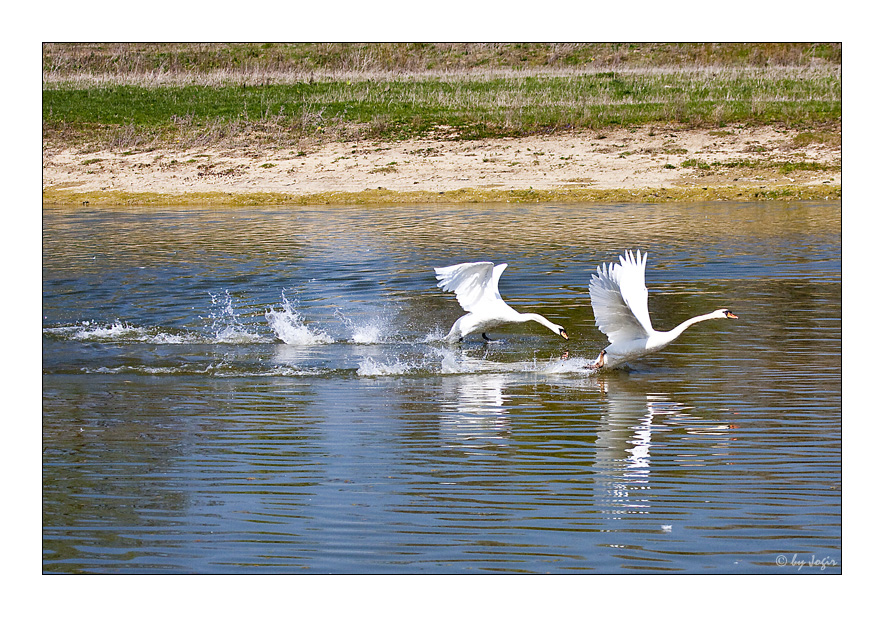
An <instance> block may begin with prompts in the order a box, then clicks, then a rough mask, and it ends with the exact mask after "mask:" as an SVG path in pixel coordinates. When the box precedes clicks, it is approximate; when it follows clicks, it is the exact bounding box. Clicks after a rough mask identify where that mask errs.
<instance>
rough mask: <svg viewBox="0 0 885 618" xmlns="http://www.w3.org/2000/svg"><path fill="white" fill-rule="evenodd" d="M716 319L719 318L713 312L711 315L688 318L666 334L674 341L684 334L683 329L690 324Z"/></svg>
mask: <svg viewBox="0 0 885 618" xmlns="http://www.w3.org/2000/svg"><path fill="white" fill-rule="evenodd" d="M717 317H719V315H718V314H717V313H716V312H715V311H714V312H713V313H705V314H704V315H698V316H695V317H693V318H689V319H687V320H686V321H685V322H683V323H682V324H680V325H679V326H677V327H676V328H674V329H673V330H671V331H669V332H668V333H667V334H668V335H670V336H671V340H672V339H676V337H678V336H679V335H681V334H682V333H684V332H685V329H687V328H688V327H689V326H691V325H692V324H697V323H698V322H703V321H704V320H713V319H715V318H717Z"/></svg>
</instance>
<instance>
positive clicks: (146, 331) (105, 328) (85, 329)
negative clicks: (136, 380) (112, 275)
mask: <svg viewBox="0 0 885 618" xmlns="http://www.w3.org/2000/svg"><path fill="white" fill-rule="evenodd" d="M43 334H44V335H48V336H50V337H54V338H58V339H69V340H74V341H86V342H98V343H158V344H182V343H199V342H200V341H201V340H202V338H201V337H199V336H197V335H193V334H189V333H169V332H164V331H162V330H160V329H157V328H145V327H142V326H134V325H132V324H127V323H125V322H123V321H121V320H119V319H118V320H114V321H113V322H110V323H100V322H96V321H91V320H85V321H83V322H78V323H76V324H71V325H68V326H49V327H46V328H44V329H43Z"/></svg>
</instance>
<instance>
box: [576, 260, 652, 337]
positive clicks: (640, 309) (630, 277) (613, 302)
mask: <svg viewBox="0 0 885 618" xmlns="http://www.w3.org/2000/svg"><path fill="white" fill-rule="evenodd" d="M647 259H648V253H646V254H645V255H643V254H642V252H641V251H637V252H636V255H635V256H634V255H633V254H632V253H631V252H629V251H627V252H625V253H624V255H623V256H621V258H620V264H603V265H602V266H600V267H598V268H597V269H596V274H595V275H593V276H592V277H591V278H590V302H591V304H592V305H593V315H594V316H595V318H596V326H597V327H598V328H599V330H601V331H602V332H603V333H605V335H606V336H607V337H608V340H609V341H610V342H612V343H616V342H618V341H626V340H633V339H640V338H645V337H648V336H649V335H651V334H652V332H654V331H653V329H652V326H651V319H650V318H649V316H648V288H646V287H645V263H646V260H647Z"/></svg>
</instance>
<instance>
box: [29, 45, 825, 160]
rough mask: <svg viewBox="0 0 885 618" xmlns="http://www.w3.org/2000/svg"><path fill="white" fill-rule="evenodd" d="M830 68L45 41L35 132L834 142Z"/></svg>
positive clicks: (401, 49) (486, 49) (595, 51)
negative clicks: (796, 133)
mask: <svg viewBox="0 0 885 618" xmlns="http://www.w3.org/2000/svg"><path fill="white" fill-rule="evenodd" d="M777 61H780V62H781V64H777V65H776V66H771V65H772V62H777ZM840 61H841V47H840V46H833V45H810V44H805V45H802V44H781V45H771V46H765V45H757V46H753V45H739V44H731V45H724V46H713V45H687V46H686V45H675V44H674V45H661V44H658V45H653V44H646V45H636V46H630V45H626V44H623V45H621V44H615V45H612V44H605V45H603V44H595V45H564V44H560V45H559V46H557V45H544V44H527V45H519V44H512V45H497V46H494V45H463V46H460V47H459V46H458V45H425V44H375V45H356V44H353V45H345V44H330V45H321V44H314V45H305V44H302V45H289V46H286V45H269V46H257V45H227V46H224V45H207V46H198V45H183V46H175V45H169V46H162V45H161V46H149V45H141V46H110V45H109V46H85V45H81V46H77V45H73V46H71V45H68V46H64V45H62V46H59V45H55V46H53V45H47V46H44V91H43V135H44V140H46V141H47V142H49V143H52V144H67V145H71V144H74V145H77V146H79V147H88V146H90V145H91V146H94V147H100V148H113V149H118V150H121V149H122V150H126V149H132V148H146V147H158V146H170V145H175V146H179V147H194V146H202V145H222V146H230V147H243V146H254V145H263V146H271V147H292V146H293V145H297V144H299V143H302V142H305V141H308V142H310V141H319V142H324V141H331V140H345V139H346V140H360V139H379V140H399V139H404V138H410V137H421V136H425V135H434V136H436V137H439V136H446V137H449V138H452V139H479V138H490V137H513V136H523V135H532V134H541V133H552V132H559V131H568V130H574V129H591V130H604V129H605V128H607V127H613V126H641V125H649V124H662V125H678V126H683V127H688V128H697V127H721V126H726V125H730V124H736V123H744V124H778V123H780V124H783V125H787V126H791V127H803V128H808V129H809V130H814V129H820V128H821V127H827V130H829V131H831V132H832V131H833V127H835V126H841V115H842V104H841V66H840V64H839V62H840Z"/></svg>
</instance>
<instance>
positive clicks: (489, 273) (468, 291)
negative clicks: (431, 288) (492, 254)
mask: <svg viewBox="0 0 885 618" xmlns="http://www.w3.org/2000/svg"><path fill="white" fill-rule="evenodd" d="M505 268H507V264H498V265H497V266H495V265H494V264H493V263H492V262H468V263H466V264H456V265H455V266H446V267H444V268H434V269H433V270H435V271H436V278H437V279H438V280H439V283H437V284H436V285H437V287H440V288H442V289H443V290H444V291H446V292H454V293H455V297H456V298H457V299H458V303H459V304H460V305H461V307H463V308H464V310H465V311H467V312H470V313H474V312H476V311H478V310H480V309H482V307H483V306H484V305H486V304H487V303H489V302H492V301H495V300H499V301H500V300H501V294H500V293H499V292H498V280H499V279H500V278H501V273H503V272H504V269H505Z"/></svg>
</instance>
